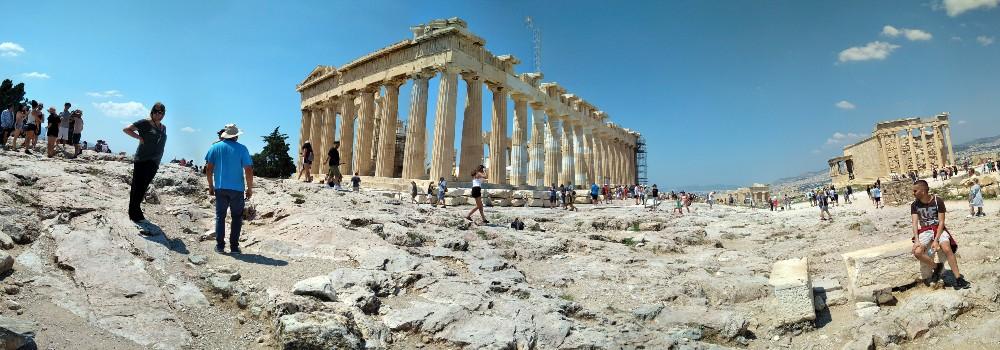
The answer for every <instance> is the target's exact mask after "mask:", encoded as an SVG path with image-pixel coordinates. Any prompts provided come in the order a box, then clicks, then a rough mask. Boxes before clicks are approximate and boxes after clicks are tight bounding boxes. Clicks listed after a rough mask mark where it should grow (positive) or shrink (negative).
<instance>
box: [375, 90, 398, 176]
mask: <svg viewBox="0 0 1000 350" xmlns="http://www.w3.org/2000/svg"><path fill="white" fill-rule="evenodd" d="M402 84H403V81H402V80H390V81H387V82H386V83H385V108H384V109H383V111H382V124H381V125H379V127H380V130H379V134H378V135H379V136H378V140H379V145H378V163H377V164H376V165H375V176H379V177H392V175H393V168H395V160H396V125H397V124H399V86H400V85H402Z"/></svg>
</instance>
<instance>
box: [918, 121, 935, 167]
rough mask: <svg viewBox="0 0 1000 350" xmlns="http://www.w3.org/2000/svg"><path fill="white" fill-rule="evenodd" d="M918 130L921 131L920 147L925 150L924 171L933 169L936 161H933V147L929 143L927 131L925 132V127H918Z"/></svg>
mask: <svg viewBox="0 0 1000 350" xmlns="http://www.w3.org/2000/svg"><path fill="white" fill-rule="evenodd" d="M917 132H919V133H920V148H921V149H923V150H924V168H923V170H924V171H931V168H932V167H933V166H934V163H931V152H930V151H931V147H930V146H929V145H927V133H926V132H924V127H920V128H917Z"/></svg>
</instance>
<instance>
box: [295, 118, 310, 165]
mask: <svg viewBox="0 0 1000 350" xmlns="http://www.w3.org/2000/svg"><path fill="white" fill-rule="evenodd" d="M312 115H313V112H312V110H310V109H308V108H303V109H302V126H301V127H299V149H298V150H297V152H299V154H300V155H301V152H302V145H303V144H305V143H306V141H309V137H311V136H312V134H311V133H310V131H311V129H312ZM309 143H312V141H310V142H309ZM300 158H301V157H300ZM302 161H303V159H299V165H300V166H301V165H303V163H302Z"/></svg>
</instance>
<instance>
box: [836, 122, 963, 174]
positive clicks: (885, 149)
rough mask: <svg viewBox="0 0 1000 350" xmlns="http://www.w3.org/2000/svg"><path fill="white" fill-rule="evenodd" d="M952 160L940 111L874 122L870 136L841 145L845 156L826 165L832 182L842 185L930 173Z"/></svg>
mask: <svg viewBox="0 0 1000 350" xmlns="http://www.w3.org/2000/svg"><path fill="white" fill-rule="evenodd" d="M954 161H955V153H954V151H953V150H952V147H951V127H950V126H949V124H948V113H942V114H938V115H936V116H934V117H931V118H927V119H920V118H906V119H898V120H890V121H884V122H880V123H878V124H875V130H874V131H873V132H872V136H871V137H869V138H867V139H864V140H862V141H860V142H857V143H854V144H852V145H848V146H846V147H844V155H843V156H841V157H836V158H833V159H830V160H829V161H827V165H829V166H830V177H831V178H832V179H833V184H834V185H836V186H837V187H842V186H846V185H853V184H861V185H866V184H872V183H875V180H877V179H887V178H891V177H892V175H893V174H895V175H900V176H902V175H906V174H908V173H910V172H911V171H915V172H917V174H920V175H924V174H930V172H932V171H934V169H937V168H940V167H943V166H945V165H951V164H953V163H954Z"/></svg>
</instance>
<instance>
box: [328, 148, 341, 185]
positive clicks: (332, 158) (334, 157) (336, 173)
mask: <svg viewBox="0 0 1000 350" xmlns="http://www.w3.org/2000/svg"><path fill="white" fill-rule="evenodd" d="M339 148H340V141H334V142H333V148H331V149H330V152H329V153H327V157H326V164H327V165H329V166H330V171H329V172H327V180H326V182H327V184H332V185H333V187H334V188H335V189H338V190H339V189H340V182H341V181H342V180H343V179H344V176H343V175H341V174H340V151H339V150H338V149H339Z"/></svg>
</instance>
